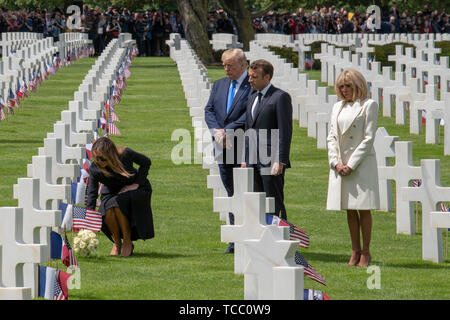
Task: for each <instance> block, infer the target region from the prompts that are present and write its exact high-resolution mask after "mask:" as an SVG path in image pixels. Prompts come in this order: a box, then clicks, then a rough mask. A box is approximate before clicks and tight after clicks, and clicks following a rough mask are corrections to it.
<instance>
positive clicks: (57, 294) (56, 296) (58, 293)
mask: <svg viewBox="0 0 450 320" xmlns="http://www.w3.org/2000/svg"><path fill="white" fill-rule="evenodd" d="M53 286H54V289H53V300H67V299H66V297H65V296H64V293H63V291H62V289H61V287H60V285H59V282H58V280H57V279H55V281H53Z"/></svg>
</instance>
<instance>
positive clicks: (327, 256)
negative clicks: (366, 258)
mask: <svg viewBox="0 0 450 320" xmlns="http://www.w3.org/2000/svg"><path fill="white" fill-rule="evenodd" d="M301 254H302V255H303V256H304V257H305V259H306V260H307V261H308V262H309V260H318V261H324V262H337V263H344V262H345V263H347V262H348V260H349V259H350V253H349V254H348V255H344V254H335V253H318V252H307V251H304V252H301Z"/></svg>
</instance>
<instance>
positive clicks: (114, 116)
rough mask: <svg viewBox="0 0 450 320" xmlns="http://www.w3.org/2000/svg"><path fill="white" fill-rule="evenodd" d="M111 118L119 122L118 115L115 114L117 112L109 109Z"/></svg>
mask: <svg viewBox="0 0 450 320" xmlns="http://www.w3.org/2000/svg"><path fill="white" fill-rule="evenodd" d="M111 120H112V121H113V122H120V120H119V117H118V116H117V114H116V112H115V111H114V110H111Z"/></svg>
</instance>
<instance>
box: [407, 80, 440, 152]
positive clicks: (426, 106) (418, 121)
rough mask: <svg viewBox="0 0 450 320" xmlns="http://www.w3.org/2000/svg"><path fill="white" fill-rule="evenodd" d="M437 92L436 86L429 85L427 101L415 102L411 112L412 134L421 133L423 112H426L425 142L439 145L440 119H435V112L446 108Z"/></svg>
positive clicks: (427, 87) (426, 94) (426, 95)
mask: <svg viewBox="0 0 450 320" xmlns="http://www.w3.org/2000/svg"><path fill="white" fill-rule="evenodd" d="M437 90H438V88H437V86H436V85H431V84H429V85H427V86H426V93H425V99H424V100H423V101H415V102H414V103H413V105H412V107H411V111H410V125H411V127H410V132H411V133H420V128H421V126H422V110H424V111H425V112H426V125H425V130H426V132H425V142H426V143H431V144H437V143H438V141H439V136H438V126H439V120H440V119H435V118H433V111H436V110H439V111H443V110H444V108H445V101H443V100H438V99H437Z"/></svg>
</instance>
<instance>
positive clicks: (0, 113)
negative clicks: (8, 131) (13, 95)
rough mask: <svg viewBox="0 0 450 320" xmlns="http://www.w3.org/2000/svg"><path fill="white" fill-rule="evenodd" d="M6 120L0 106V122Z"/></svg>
mask: <svg viewBox="0 0 450 320" xmlns="http://www.w3.org/2000/svg"><path fill="white" fill-rule="evenodd" d="M5 119H6V115H5V111H3V106H0V121H3V120H5Z"/></svg>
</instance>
